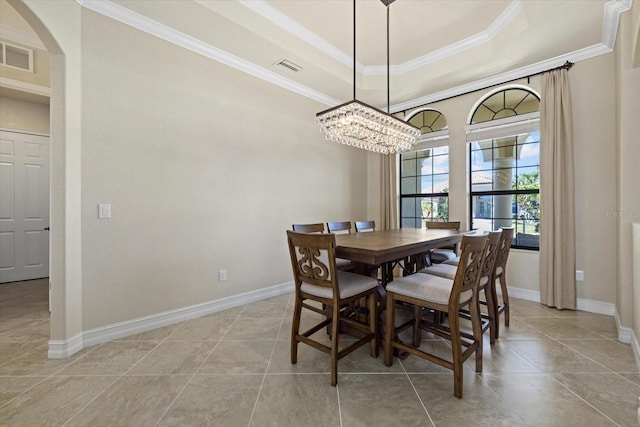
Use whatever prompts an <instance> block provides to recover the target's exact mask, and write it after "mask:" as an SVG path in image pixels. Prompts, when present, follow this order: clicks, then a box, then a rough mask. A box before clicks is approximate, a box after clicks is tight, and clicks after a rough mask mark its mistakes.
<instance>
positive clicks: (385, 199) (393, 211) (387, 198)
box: [379, 154, 398, 230]
mask: <svg viewBox="0 0 640 427" xmlns="http://www.w3.org/2000/svg"><path fill="white" fill-rule="evenodd" d="M397 161H398V160H397V156H396V155H395V154H381V155H380V190H381V191H380V192H381V194H380V222H381V224H380V227H379V229H380V230H394V229H396V228H398V187H397V185H398V183H397V177H396V170H397Z"/></svg>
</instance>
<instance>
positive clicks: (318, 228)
mask: <svg viewBox="0 0 640 427" xmlns="http://www.w3.org/2000/svg"><path fill="white" fill-rule="evenodd" d="M291 228H292V229H293V231H300V232H302V233H324V224H323V223H321V222H319V223H315V224H293V225H292V226H291Z"/></svg>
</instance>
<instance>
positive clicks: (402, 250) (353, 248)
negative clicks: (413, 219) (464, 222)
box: [335, 228, 468, 359]
mask: <svg viewBox="0 0 640 427" xmlns="http://www.w3.org/2000/svg"><path fill="white" fill-rule="evenodd" d="M465 233H468V231H464V230H448V229H426V228H399V229H395V230H374V231H366V232H356V233H348V234H336V236H335V237H336V249H335V255H336V257H338V258H343V259H348V260H350V261H351V262H352V263H353V264H354V267H355V273H358V274H365V275H367V276H373V277H376V278H379V280H378V282H379V285H378V294H379V298H380V299H379V303H380V304H379V310H380V312H379V315H380V324H379V325H380V326H379V328H378V331H379V337H381V336H383V335H384V334H383V331H384V315H385V313H384V311H385V310H384V309H385V307H386V294H387V292H386V289H385V288H386V286H387V283H389V282H390V281H392V280H393V271H394V266H395V265H397V264H398V263H399V264H400V265H401V267H402V270H403V274H412V273H415V272H416V271H418V270H420V269H421V268H424V267H426V266H427V265H426V264H427V262H428V261H427V254H428V253H429V252H430V251H431V249H436V248H441V247H445V246H451V245H455V244H458V243H460V242H461V241H462V236H463V235H464V234H465ZM379 272H380V274H379ZM362 306H363V307H364V306H366V305H365V304H362ZM355 310H356V313H357V312H358V308H355ZM358 315H362V313H360V314H356V316H358ZM378 344H379V345H381V344H382V341H381V339H379V343H378ZM396 356H398V357H400V358H403V359H404V358H406V357H407V356H408V354H407V353H404V354H399V353H398V354H396Z"/></svg>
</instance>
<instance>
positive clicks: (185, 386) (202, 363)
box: [154, 305, 246, 427]
mask: <svg viewBox="0 0 640 427" xmlns="http://www.w3.org/2000/svg"><path fill="white" fill-rule="evenodd" d="M245 307H246V305H245ZM243 310H244V307H243V309H242V310H241V311H240V313H242V311H243ZM240 313H238V315H237V316H236V317H235V318H234V319H233V322H231V325H229V327H228V328H227V330H226V331H224V334H222V336H221V337H220V339H218V340H217V342H216V343H215V345H214V346H213V347H212V348H211V350H210V351H209V352H208V353H207V356H206V357H205V358H204V359H203V360H202V362H201V363H200V366H198V367H197V368H196V369H194V371H193V373H192V374H191V376H190V377H189V379H188V380H187V381H186V382H185V383H184V385H183V386H182V388H181V389H180V391H179V392H178V394H176V397H174V398H173V400H172V401H171V402H169V404H168V405H167V407H166V408H165V410H164V411H163V412H162V414H161V415H160V417H158V421H156V423H155V424H154V427H156V426H158V424H160V421H162V420H163V418H164V417H165V415H167V413H168V412H169V410H170V409H171V407H172V406H173V405H174V403H176V401H177V400H178V399H179V398H180V396H182V392H183V391H184V390H185V389H186V388H187V387H188V386H189V384H191V381H192V380H193V378H194V377H195V376H196V374H197V373H198V371H199V370H200V368H202V366H203V365H204V364H205V363H206V362H207V359H209V357H211V354H212V353H213V352H214V351H215V349H216V348H217V347H218V345H219V344H220V341H222V339H223V338H224V337H225V336H226V335H227V333H228V332H229V331H230V330H231V328H232V327H233V325H235V323H236V321H237V320H238V318H239V317H240ZM186 324H187V322H185V325H186ZM183 326H184V325H181V326H180V328H178V329H176V330H175V331H173V332H172V333H171V334H169V336H167V338H166V339H165V340H164V341H163V342H165V341H167V340H168V339H169V337H171V335H173V334H174V333H176V332H177V331H178V330H180V329H181V328H182V327H183ZM194 341H195V342H205V341H208V340H194Z"/></svg>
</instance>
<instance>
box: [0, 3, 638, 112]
mask: <svg viewBox="0 0 640 427" xmlns="http://www.w3.org/2000/svg"><path fill="white" fill-rule="evenodd" d="M2 1H3V2H4V0H2ZM76 1H78V3H80V4H81V5H83V6H84V7H86V8H88V9H92V10H94V11H97V12H99V13H102V14H104V15H107V16H110V17H112V18H114V19H118V20H120V21H122V22H125V23H127V24H128V25H132V26H135V27H137V28H139V29H141V30H143V31H146V32H149V33H152V34H155V35H157V36H160V37H163V38H164V39H165V40H168V41H171V42H174V43H176V44H178V45H181V46H183V47H186V48H188V49H191V50H193V51H195V52H198V53H200V54H203V55H206V56H209V57H211V58H212V59H215V60H218V61H221V62H223V63H226V64H228V65H230V66H233V67H235V68H238V69H240V70H242V71H244V72H248V73H250V74H253V75H255V76H257V77H259V78H262V79H264V80H268V81H270V82H272V83H274V84H277V85H279V86H282V87H285V88H288V89H290V90H293V91H295V92H298V93H300V94H301V95H304V96H308V97H311V98H313V99H316V100H318V101H320V102H322V103H324V104H327V105H334V104H337V103H342V102H344V101H348V100H350V99H352V94H353V56H352V52H353V4H352V0H173V1H172V0H164V1H160V2H158V1H154V2H151V1H147V0H112V1H108V0H106V1H102V0H76ZM631 4H632V0H613V1H609V2H606V1H604V0H474V1H472V0H396V1H395V2H394V3H392V4H391V6H390V46H391V47H390V69H391V75H390V82H391V83H390V86H391V87H390V90H391V104H392V109H395V110H397V109H401V108H409V107H411V106H415V105H419V104H420V103H424V102H426V101H430V100H435V99H437V98H438V97H440V98H442V97H444V96H448V95H452V94H455V93H456V92H462V91H464V90H467V89H473V88H475V87H476V86H477V87H479V86H482V85H485V84H491V83H495V82H498V81H500V79H502V80H507V79H511V78H516V77H521V76H524V75H527V74H530V73H532V72H538V71H542V70H543V69H547V68H551V67H555V66H558V65H561V64H563V63H564V62H565V61H566V60H570V61H572V62H576V61H580V60H582V59H586V58H589V57H592V56H595V55H599V54H602V53H606V52H609V51H611V49H612V48H613V44H614V42H615V33H616V30H617V24H618V15H619V13H621V12H622V11H624V10H627V9H629V8H630V7H631ZM356 7H357V10H356V12H357V31H356V37H357V42H356V46H357V63H358V65H357V71H358V73H357V98H358V99H360V100H361V101H364V102H367V103H370V104H372V105H374V106H377V107H380V108H383V107H386V96H387V87H386V79H387V74H386V70H387V61H386V55H387V53H386V7H385V6H384V5H383V4H382V2H381V1H380V0H357V4H356ZM7 25H10V24H7V23H6V22H5V20H3V21H2V26H3V28H4V27H6V26H7ZM22 30H23V29H22ZM283 58H285V59H288V60H289V61H292V62H294V63H295V64H298V65H300V66H301V67H302V69H301V70H300V71H299V72H292V71H290V70H288V69H285V68H282V67H280V66H276V65H274V64H275V63H276V62H278V61H279V60H281V59H283Z"/></svg>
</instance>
